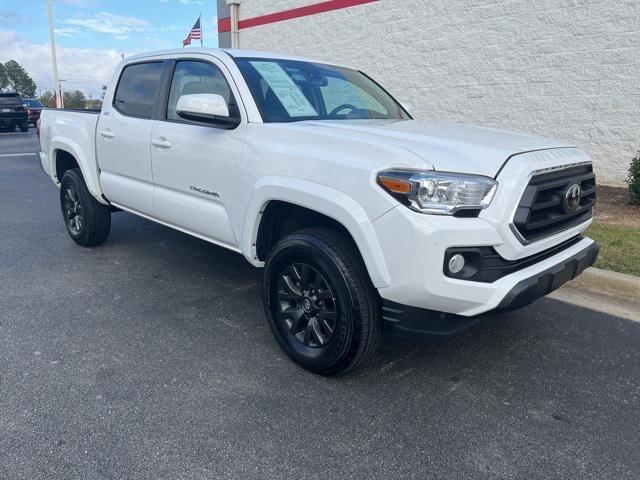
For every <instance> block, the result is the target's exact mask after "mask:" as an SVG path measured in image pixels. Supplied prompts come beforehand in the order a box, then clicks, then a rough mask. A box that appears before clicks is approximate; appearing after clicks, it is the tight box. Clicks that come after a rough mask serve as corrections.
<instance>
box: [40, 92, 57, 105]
mask: <svg viewBox="0 0 640 480" xmlns="http://www.w3.org/2000/svg"><path fill="white" fill-rule="evenodd" d="M39 100H40V103H42V104H43V105H44V106H45V107H49V108H56V95H55V94H54V93H53V92H52V91H51V90H47V91H46V92H44V93H43V94H42V95H40V98H39Z"/></svg>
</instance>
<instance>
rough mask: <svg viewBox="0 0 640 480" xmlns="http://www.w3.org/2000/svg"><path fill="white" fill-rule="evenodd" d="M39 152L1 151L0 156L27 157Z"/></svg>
mask: <svg viewBox="0 0 640 480" xmlns="http://www.w3.org/2000/svg"><path fill="white" fill-rule="evenodd" d="M37 154H38V152H30V153H0V157H27V156H29V155H37Z"/></svg>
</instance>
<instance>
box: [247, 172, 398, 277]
mask: <svg viewBox="0 0 640 480" xmlns="http://www.w3.org/2000/svg"><path fill="white" fill-rule="evenodd" d="M274 200H280V201H283V202H289V203H293V204H296V205H299V206H301V207H305V208H308V209H310V210H314V211H316V212H318V213H322V214H323V215H326V216H328V217H331V218H332V219H334V220H336V221H337V222H339V223H340V224H341V225H342V226H344V227H345V228H346V229H347V231H348V232H349V233H350V234H351V236H352V237H353V239H354V241H355V242H356V245H357V247H358V249H359V250H360V254H361V255H362V258H363V260H364V263H365V265H366V267H367V270H368V272H369V276H370V277H371V281H372V282H373V285H374V286H375V287H377V288H383V287H385V286H387V285H389V282H390V279H389V273H388V270H387V266H386V264H385V261H384V257H383V255H382V250H381V248H380V244H379V243H378V240H377V238H376V235H375V231H374V229H373V226H372V224H371V220H370V219H369V217H368V216H367V214H366V213H365V211H364V209H363V208H362V207H361V206H360V204H358V202H356V201H355V200H354V199H353V198H351V197H350V196H348V195H345V194H344V193H342V192H340V191H338V190H335V189H333V188H331V187H327V186H325V185H320V184H317V183H313V182H308V181H305V180H299V179H295V178H291V177H281V176H275V175H272V176H266V177H262V178H260V179H259V180H258V182H257V183H256V185H255V188H254V191H253V194H252V195H251V198H250V200H249V204H248V206H247V209H246V213H245V217H244V220H243V222H242V231H241V235H240V247H241V251H242V254H243V255H244V256H245V257H246V258H247V260H249V262H250V263H252V264H253V265H255V266H263V262H261V261H260V260H258V257H257V253H256V238H257V236H258V227H259V226H260V219H261V218H262V213H263V212H264V209H265V208H266V206H267V204H268V203H269V202H270V201H274Z"/></svg>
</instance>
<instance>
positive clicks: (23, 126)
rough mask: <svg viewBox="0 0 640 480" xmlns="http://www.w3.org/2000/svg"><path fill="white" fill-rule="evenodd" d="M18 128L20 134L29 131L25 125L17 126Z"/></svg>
mask: <svg viewBox="0 0 640 480" xmlns="http://www.w3.org/2000/svg"><path fill="white" fill-rule="evenodd" d="M19 127H20V131H21V132H28V131H29V125H28V124H25V125H19Z"/></svg>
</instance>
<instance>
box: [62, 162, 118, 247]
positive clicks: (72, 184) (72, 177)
mask: <svg viewBox="0 0 640 480" xmlns="http://www.w3.org/2000/svg"><path fill="white" fill-rule="evenodd" d="M60 209H61V210H62V218H63V219H64V225H65V227H66V228H67V232H68V233H69V236H70V237H71V238H72V239H73V241H74V242H76V243H77V244H78V245H82V246H83V247H91V246H94V245H100V244H101V243H103V242H104V241H105V240H106V239H107V237H108V236H109V231H110V230H111V209H110V208H109V206H108V205H104V204H102V203H100V202H98V201H97V200H96V199H95V198H94V197H93V195H92V194H91V192H89V190H88V189H87V186H86V184H85V183H84V179H83V178H82V172H81V171H80V169H75V168H74V169H71V170H67V171H66V172H64V175H63V176H62V181H61V182H60Z"/></svg>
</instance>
